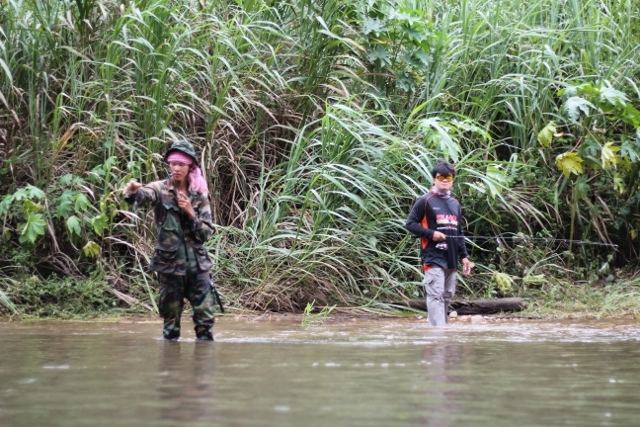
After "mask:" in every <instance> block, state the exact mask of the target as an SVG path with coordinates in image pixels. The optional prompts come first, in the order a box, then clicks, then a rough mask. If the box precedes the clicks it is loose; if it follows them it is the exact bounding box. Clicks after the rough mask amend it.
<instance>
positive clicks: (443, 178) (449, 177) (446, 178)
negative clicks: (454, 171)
mask: <svg viewBox="0 0 640 427" xmlns="http://www.w3.org/2000/svg"><path fill="white" fill-rule="evenodd" d="M436 181H440V182H442V181H453V175H436Z"/></svg>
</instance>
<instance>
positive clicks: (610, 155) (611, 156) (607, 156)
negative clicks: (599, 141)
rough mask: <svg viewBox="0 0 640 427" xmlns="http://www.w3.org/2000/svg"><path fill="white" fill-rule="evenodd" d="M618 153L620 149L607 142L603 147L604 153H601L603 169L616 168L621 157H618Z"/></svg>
mask: <svg viewBox="0 0 640 427" xmlns="http://www.w3.org/2000/svg"><path fill="white" fill-rule="evenodd" d="M618 151H620V147H618V146H616V145H615V144H614V143H613V142H607V143H606V144H604V146H603V147H602V151H601V152H600V160H601V161H602V169H609V168H610V167H616V165H617V164H618V162H619V161H620V156H618V154H617V153H618Z"/></svg>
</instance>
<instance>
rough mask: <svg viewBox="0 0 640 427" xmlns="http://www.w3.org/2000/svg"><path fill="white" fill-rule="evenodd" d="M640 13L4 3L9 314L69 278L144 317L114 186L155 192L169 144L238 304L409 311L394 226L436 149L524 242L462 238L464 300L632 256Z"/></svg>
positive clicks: (142, 242)
mask: <svg viewBox="0 0 640 427" xmlns="http://www.w3.org/2000/svg"><path fill="white" fill-rule="evenodd" d="M638 15H639V10H638V8H637V7H636V6H635V4H634V3H633V2H632V1H631V0H600V1H595V0H585V1H577V0H566V1H560V0H533V1H530V2H513V1H501V0H462V1H429V0H414V1H410V0H382V1H375V0H367V1H355V2H354V1H350V2H347V1H344V0H317V1H311V0H299V1H294V0H287V1H269V0H246V1H241V0H237V1H215V0H213V1H202V0H201V1H192V0H181V1H169V0H138V1H133V0H131V1H127V0H125V1H110V0H75V1H71V0H61V1H55V2H51V1H45V0H8V1H5V2H2V3H0V144H1V145H0V162H1V164H0V185H1V186H0V193H1V194H0V220H1V221H2V235H1V237H0V238H1V247H2V250H1V251H0V272H1V274H2V276H1V277H2V278H1V279H0V307H3V308H4V309H5V310H8V311H12V312H17V311H19V309H18V308H16V304H18V306H21V305H22V306H23V307H27V306H28V307H32V308H29V309H25V310H26V311H28V312H34V309H33V305H29V304H32V303H31V302H30V303H27V302H25V301H27V300H28V301H33V300H32V299H29V298H31V297H32V296H33V295H34V294H33V293H32V292H31V293H30V292H26V291H25V290H30V289H31V290H33V286H32V285H33V283H39V286H43V287H47V286H48V287H52V288H53V287H55V286H58V288H59V289H67V288H66V287H65V286H66V285H61V284H68V283H69V282H68V281H69V278H75V280H78V281H85V282H87V283H90V285H88V287H87V289H89V290H90V292H89V291H87V292H88V293H89V294H91V295H94V296H95V295H97V294H96V292H98V291H96V288H95V287H94V286H93V284H95V283H96V282H100V283H102V288H101V289H102V290H101V291H99V292H104V294H103V295H105V296H104V299H105V300H107V299H109V298H112V299H114V301H118V303H119V304H121V305H124V306H133V307H139V308H144V307H146V308H147V309H153V307H154V304H153V299H154V295H155V288H154V286H153V280H152V277H150V276H149V275H148V274H147V273H146V272H145V267H146V264H147V260H148V256H149V254H150V252H151V245H152V242H153V236H152V235H151V233H150V231H149V229H148V228H147V226H148V225H149V221H148V219H147V220H146V221H145V217H144V214H142V213H140V214H141V215H142V218H141V219H138V218H136V214H135V213H132V212H130V211H129V210H128V209H129V208H128V207H127V206H126V205H125V204H124V203H123V201H122V200H121V197H120V189H121V188H122V187H123V185H124V184H125V183H126V182H127V181H128V180H129V179H137V180H140V181H142V182H147V181H150V180H154V179H159V178H163V177H164V176H165V175H166V171H165V168H164V166H163V164H162V161H161V156H160V155H161V153H163V151H164V150H165V149H166V147H167V145H168V144H169V143H170V142H171V140H172V139H173V138H175V137H176V135H184V136H186V137H188V138H189V139H190V140H192V141H193V142H194V143H195V144H196V145H197V146H198V148H199V150H200V151H201V153H202V164H203V165H204V168H205V173H206V175H207V179H208V181H209V185H210V189H211V192H212V209H213V215H214V220H215V222H216V224H217V232H216V234H215V237H214V238H213V239H212V240H211V241H210V242H208V244H207V246H208V248H209V250H210V251H211V253H212V256H213V258H214V259H215V260H216V264H217V265H216V268H215V276H216V281H217V283H218V284H219V287H220V289H221V290H222V291H223V293H224V294H225V297H226V299H227V300H228V301H229V302H231V303H232V304H235V305H238V306H245V307H249V308H255V309H276V310H302V309H304V308H305V307H306V306H308V303H309V302H310V301H315V303H316V304H319V305H328V304H339V305H352V304H358V305H364V306H367V307H370V308H372V309H375V308H379V307H385V305H384V304H385V303H389V302H397V301H402V300H404V299H406V298H411V297H415V296H417V295H418V293H419V287H418V281H419V274H418V269H417V246H416V242H415V240H414V239H413V238H411V237H410V236H408V235H407V234H406V233H405V231H404V229H403V223H404V219H405V217H406V215H407V213H408V210H409V208H410V206H411V204H412V202H413V200H414V199H415V197H417V196H419V195H420V194H421V193H423V192H424V191H425V190H426V189H427V188H428V187H429V186H430V180H431V179H430V176H429V170H430V168H431V165H432V164H433V163H434V162H435V161H436V160H437V159H439V158H446V159H449V160H451V161H453V162H455V163H456V166H457V168H458V179H457V181H456V186H455V192H456V194H457V196H458V197H459V199H460V200H461V201H462V203H463V206H464V207H465V214H466V220H467V224H466V225H467V229H468V231H469V233H470V234H474V235H491V236H493V235H496V236H500V235H505V233H520V234H519V236H520V237H519V238H518V239H516V240H503V241H499V242H498V244H494V243H491V242H484V243H483V242H482V241H478V242H476V243H477V245H476V247H475V248H474V251H473V256H474V258H475V259H476V260H478V261H479V271H478V274H477V275H475V276H474V278H472V279H469V280H467V281H465V282H463V283H462V291H463V292H466V293H469V294H474V295H491V294H514V293H523V292H527V291H528V290H530V289H531V288H532V287H533V288H535V289H538V290H539V289H540V286H541V285H540V284H541V283H544V282H548V281H549V280H552V279H551V278H552V277H555V278H558V277H561V278H562V280H590V281H591V282H593V281H594V280H596V279H598V278H599V277H608V276H609V275H610V273H611V270H609V269H610V268H611V266H613V265H614V264H615V263H618V264H620V263H622V264H629V263H631V264H633V265H637V259H638V235H637V234H638V230H639V229H640V214H639V212H640V210H639V207H640V192H639V191H638V185H639V184H638V182H640V180H639V179H638V178H639V177H638V173H639V164H640V131H639V130H638V129H639V128H640V113H639V112H638V110H637V106H638V99H639V98H640V90H639V89H638V86H637V81H638V78H639V77H640V65H639V63H640V61H639V59H640V58H639V56H640V55H639V54H640V48H639V46H640V24H638V23H639V22H640V19H639V16H638ZM509 235H511V234H509ZM526 236H536V237H545V236H550V237H556V238H567V239H584V240H595V241H602V242H614V243H616V244H618V245H619V251H618V252H615V253H614V252H612V251H611V250H610V249H608V248H602V247H589V246H566V245H560V244H547V245H541V244H539V243H535V241H532V240H530V239H529V240H528V239H527V238H526ZM598 269H600V271H598ZM505 275H506V277H507V278H506V279H505ZM41 279H42V280H41ZM60 292H62V291H60ZM60 292H58V293H60ZM65 292H66V291H65ZM99 292H98V293H99ZM24 295H29V296H28V297H24ZM21 296H23V297H24V298H26V299H21V298H22V297H21ZM92 304H93V305H94V306H96V305H95V301H94V302H92V303H88V305H89V306H91V305H92ZM85 305H86V304H85ZM107 305H109V304H107ZM97 306H100V307H102V306H101V305H100V304H98V305H97ZM97 306H96V307H97ZM102 309H103V308H99V310H102ZM99 310H98V311H99Z"/></svg>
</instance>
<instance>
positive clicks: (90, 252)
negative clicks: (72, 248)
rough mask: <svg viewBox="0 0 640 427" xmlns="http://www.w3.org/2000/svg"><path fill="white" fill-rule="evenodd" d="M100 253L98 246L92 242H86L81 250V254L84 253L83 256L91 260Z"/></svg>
mask: <svg viewBox="0 0 640 427" xmlns="http://www.w3.org/2000/svg"><path fill="white" fill-rule="evenodd" d="M100 251H101V250H100V245H98V244H97V243H96V242H94V241H93V240H90V241H88V242H87V244H86V245H84V247H83V248H82V252H83V253H84V255H85V256H87V257H92V258H95V257H97V256H98V255H100Z"/></svg>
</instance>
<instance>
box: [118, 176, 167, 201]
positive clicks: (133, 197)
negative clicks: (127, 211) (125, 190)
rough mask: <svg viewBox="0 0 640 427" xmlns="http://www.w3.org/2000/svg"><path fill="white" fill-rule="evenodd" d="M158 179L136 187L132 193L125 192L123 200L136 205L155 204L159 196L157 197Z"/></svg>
mask: <svg viewBox="0 0 640 427" xmlns="http://www.w3.org/2000/svg"><path fill="white" fill-rule="evenodd" d="M159 185H160V181H154V182H151V183H149V184H147V185H145V186H142V187H140V188H138V191H136V192H135V193H133V194H125V195H124V200H126V201H127V203H129V204H134V203H135V204H136V206H145V205H147V204H148V205H151V206H153V205H155V204H156V202H157V201H158V200H160V198H159V197H158V193H159Z"/></svg>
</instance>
